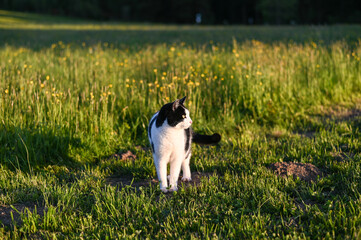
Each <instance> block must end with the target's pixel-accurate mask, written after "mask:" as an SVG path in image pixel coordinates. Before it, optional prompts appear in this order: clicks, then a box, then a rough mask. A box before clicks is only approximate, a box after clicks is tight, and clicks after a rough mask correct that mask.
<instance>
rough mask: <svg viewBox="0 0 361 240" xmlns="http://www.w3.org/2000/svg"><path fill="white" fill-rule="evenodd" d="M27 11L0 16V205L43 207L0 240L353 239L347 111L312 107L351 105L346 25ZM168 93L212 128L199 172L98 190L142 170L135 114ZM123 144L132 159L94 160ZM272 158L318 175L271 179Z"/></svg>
mask: <svg viewBox="0 0 361 240" xmlns="http://www.w3.org/2000/svg"><path fill="white" fill-rule="evenodd" d="M0 13H1V14H3V15H1V16H0V19H1V17H3V16H4V14H10V13H7V12H5V13H4V12H0ZM13 17H16V14H14V16H13ZM25 17H26V15H25V16H24V18H25ZM41 18H42V17H41V16H39V18H37V20H34V21H33V20H29V19H27V20H23V21H21V22H16V23H11V24H13V25H6V27H5V26H4V22H6V21H8V20H6V19H5V20H3V21H0V33H4V34H0V36H1V37H0V45H1V46H2V47H1V48H0V59H3V61H1V62H0V78H1V81H0V119H1V125H0V146H1V147H0V156H1V158H0V164H1V166H0V204H1V205H4V206H7V207H10V205H12V204H24V205H25V204H29V202H30V203H33V204H36V205H38V206H39V208H40V206H41V207H42V208H44V209H45V212H44V213H41V214H39V212H37V211H36V210H35V209H31V211H28V210H24V211H23V212H22V215H21V220H22V221H21V223H20V222H17V221H13V223H12V224H11V225H2V228H1V229H0V237H2V238H10V239H11V238H13V239H17V238H40V237H42V238H51V239H54V238H61V239H63V238H65V239H80V238H95V239H97V238H100V239H106V238H109V239H116V238H146V237H149V238H162V239H163V238H217V237H218V238H265V237H269V238H302V239H304V238H309V239H315V238H341V237H342V238H358V237H359V236H360V230H359V229H360V221H361V214H360V211H359V209H361V208H360V207H361V206H360V200H361V199H360V198H361V195H360V167H361V165H360V146H361V145H360V140H359V139H360V132H359V126H360V119H359V115H358V114H350V115H347V114H346V115H345V116H347V117H342V116H343V115H338V114H337V113H336V112H335V110H332V111H331V110H328V109H334V106H335V105H337V106H343V109H346V110H345V111H349V110H347V109H350V108H351V109H352V108H353V109H354V110H352V111H351V112H354V113H357V112H359V109H360V107H359V100H357V99H359V98H360V95H359V93H360V87H361V78H360V70H359V68H360V55H361V48H360V45H359V43H358V42H357V41H355V39H357V38H358V37H359V34H358V33H356V32H354V29H358V28H359V26H347V27H345V28H343V30H342V31H345V32H347V33H345V32H341V33H335V32H336V31H334V30H335V29H338V28H340V26H331V27H317V28H309V27H279V28H271V27H255V28H253V27H192V26H186V27H178V26H156V25H150V26H147V25H133V26H126V25H122V24H110V25H109V24H108V25H106V24H105V26H103V25H99V24H98V23H81V24H80V23H78V22H77V21H76V20H74V23H73V22H70V23H69V22H68V23H64V24H65V25H62V24H61V23H60V24H58V23H57V24H55V23H54V24H55V25H51V26H50V25H49V24H47V23H44V22H42V21H45V20H41ZM47 18H49V17H46V18H45V19H47ZM24 21H25V22H24ZM54 21H55V22H56V21H57V20H54ZM60 22H61V21H60ZM97 24H98V25H97ZM82 27H84V28H86V31H89V32H91V34H90V35H88V32H84V31H83V30H84V29H83V30H81V31H80V30H79V28H80V29H81V28H82ZM100 27H104V28H110V29H108V30H99V29H98V28H100ZM127 27H129V28H132V27H134V28H135V29H123V28H127ZM50 28H51V29H52V30H49V29H50ZM57 28H58V29H57ZM62 28H65V29H71V31H64V30H60V29H62ZM9 29H10V30H9ZM29 29H43V30H29ZM54 29H55V30H54ZM149 29H151V30H149ZM310 29H312V31H314V35H312V34H308V33H310V32H309V31H310ZM327 32H331V33H332V34H327ZM33 33H36V34H35V35H33ZM44 33H46V35H44ZM129 33H130V36H129V35H126V34H129ZM248 33H251V34H248ZM305 33H307V34H305ZM92 34H95V35H92ZM244 34H246V35H247V34H248V35H247V37H243V36H244ZM252 34H253V35H252ZM283 34H284V35H283ZM338 34H340V35H338ZM148 35H152V36H153V38H152V39H151V40H149V41H146V42H145V41H144V39H145V38H146V36H148ZM199 35H202V37H201V38H198V36H199ZM94 36H95V37H94ZM257 36H259V38H258V37H257ZM285 36H287V37H285ZM297 36H302V37H300V38H298V37H297ZM314 36H317V37H314ZM348 36H351V37H350V38H348ZM93 37H94V38H93ZM245 39H246V40H247V41H244V40H245ZM252 39H253V40H252ZM254 39H258V40H254ZM291 39H293V40H294V41H293V42H291V41H288V40H291ZM325 39H326V40H325ZM210 40H212V41H213V42H210ZM319 40H325V42H320V41H319ZM99 41H100V42H99ZM220 43H222V44H220ZM20 46H21V47H20ZM184 95H187V96H188V98H187V101H188V102H186V106H187V107H188V108H189V109H190V112H191V115H192V118H193V120H194V128H195V129H196V130H197V131H200V132H205V133H211V132H214V131H217V132H220V133H221V134H222V136H223V138H222V142H221V144H220V145H219V146H216V147H207V148H202V147H199V146H194V150H193V157H192V163H191V169H192V171H197V172H207V173H212V175H211V176H210V177H209V178H203V179H202V180H201V182H200V184H199V185H198V186H194V187H192V186H191V187H187V188H180V190H179V191H178V192H177V193H174V194H173V195H164V194H162V193H160V191H159V189H158V187H157V185H152V184H150V185H149V186H140V187H136V188H134V187H132V186H125V187H122V188H117V187H114V186H110V185H109V184H108V183H107V178H108V177H110V176H120V177H122V176H127V177H128V178H134V179H135V180H144V179H152V178H154V177H155V176H156V172H155V168H154V166H153V163H152V161H153V160H152V156H151V153H150V151H149V150H147V149H146V148H145V147H146V146H148V142H147V137H146V127H147V124H148V120H149V118H150V116H152V114H153V113H154V112H155V111H157V110H159V108H160V106H162V104H164V103H166V102H169V101H172V100H174V99H175V98H179V97H183V96H184ZM340 103H342V104H340ZM329 106H331V107H329ZM336 109H337V108H336ZM333 116H335V117H333ZM340 116H341V117H340ZM139 146H140V147H139ZM144 148H145V149H144ZM126 150H131V151H132V152H133V153H134V154H135V155H136V156H137V159H136V160H135V161H122V160H121V159H109V158H108V157H109V156H110V155H112V154H114V153H118V152H122V151H126ZM279 161H294V162H300V163H312V164H314V165H316V166H317V167H318V168H320V169H321V170H322V171H323V173H324V177H323V178H322V179H319V181H317V182H315V183H306V182H302V181H301V180H299V179H293V178H291V177H290V178H286V179H283V178H279V177H277V176H275V175H274V174H273V173H272V172H271V171H270V170H268V169H267V166H268V164H270V163H274V162H279ZM15 206H18V205H15ZM9 217H11V216H9Z"/></svg>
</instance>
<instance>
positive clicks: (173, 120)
mask: <svg viewBox="0 0 361 240" xmlns="http://www.w3.org/2000/svg"><path fill="white" fill-rule="evenodd" d="M185 100H186V97H184V98H182V99H177V100H175V101H174V102H172V103H167V104H165V105H164V106H163V107H162V108H161V109H160V111H159V114H158V118H157V122H156V126H157V127H160V126H162V125H163V123H164V121H167V123H168V125H169V126H171V127H175V128H180V129H187V128H189V127H190V126H191V125H192V119H191V118H190V116H189V111H188V109H187V108H186V107H185V106H184V101H185Z"/></svg>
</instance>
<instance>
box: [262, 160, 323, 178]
mask: <svg viewBox="0 0 361 240" xmlns="http://www.w3.org/2000/svg"><path fill="white" fill-rule="evenodd" d="M268 168H270V169H271V170H273V171H274V173H275V174H277V175H279V176H282V177H288V176H293V177H294V178H297V177H298V178H299V179H301V180H303V181H306V182H316V181H317V178H318V177H322V172H321V170H319V169H318V168H317V167H316V166H315V165H313V164H310V163H295V162H277V163H272V164H270V165H269V166H268Z"/></svg>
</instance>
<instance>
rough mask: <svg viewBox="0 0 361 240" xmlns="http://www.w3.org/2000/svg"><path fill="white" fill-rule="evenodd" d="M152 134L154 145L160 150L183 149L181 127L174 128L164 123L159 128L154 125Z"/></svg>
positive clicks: (183, 136)
mask: <svg viewBox="0 0 361 240" xmlns="http://www.w3.org/2000/svg"><path fill="white" fill-rule="evenodd" d="M152 136H154V138H153V141H154V144H155V146H154V147H155V148H157V149H158V150H159V151H161V152H169V151H170V152H178V153H181V152H182V151H184V146H185V134H184V130H183V129H174V128H172V127H169V126H167V124H166V123H164V124H163V126H161V127H159V128H157V127H155V126H154V127H153V128H152Z"/></svg>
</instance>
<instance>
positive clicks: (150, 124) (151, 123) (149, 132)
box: [148, 117, 157, 139]
mask: <svg viewBox="0 0 361 240" xmlns="http://www.w3.org/2000/svg"><path fill="white" fill-rule="evenodd" d="M156 119H157V117H154V118H153V119H152V121H150V123H149V127H148V134H149V138H150V139H152V132H151V130H152V126H153V123H154V121H155V120H156Z"/></svg>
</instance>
